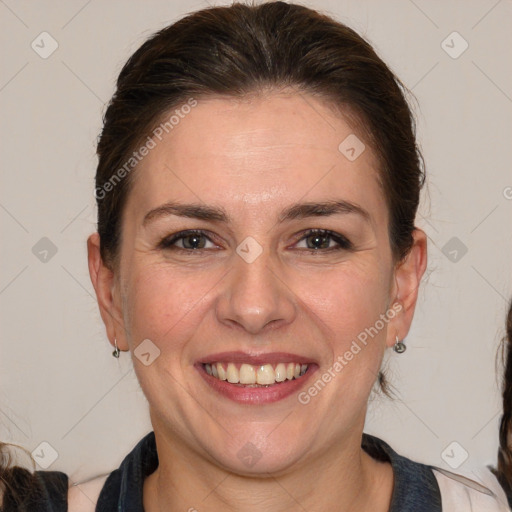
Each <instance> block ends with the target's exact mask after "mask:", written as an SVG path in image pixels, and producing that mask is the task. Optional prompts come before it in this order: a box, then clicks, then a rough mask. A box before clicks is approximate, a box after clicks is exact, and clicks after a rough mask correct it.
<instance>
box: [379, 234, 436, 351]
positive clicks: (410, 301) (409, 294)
mask: <svg viewBox="0 0 512 512" xmlns="http://www.w3.org/2000/svg"><path fill="white" fill-rule="evenodd" d="M412 236H413V240H414V241H413V245H412V247H411V249H410V251H409V253H408V254H407V256H406V257H405V258H404V259H403V260H402V261H400V262H399V263H398V264H397V266H396V267H395V275H394V281H395V282H394V286H393V294H392V296H391V299H392V300H391V303H392V304H399V305H400V306H401V310H400V311H399V312H398V313H397V314H396V316H395V317H394V318H393V319H392V320H391V321H390V323H389V326H388V333H387V342H386V344H387V346H388V347H392V346H393V345H394V344H395V341H396V336H398V339H399V340H403V339H404V338H405V337H406V336H407V334H408V333H409V329H410V327H411V323H412V319H413V316H414V310H415V308H416V301H417V299H418V289H419V286H420V282H421V278H422V277H423V274H424V273H425V269H426V267H427V236H426V234H425V232H424V231H423V230H421V229H418V228H416V229H415V230H414V231H413V233H412ZM395 307H396V306H395Z"/></svg>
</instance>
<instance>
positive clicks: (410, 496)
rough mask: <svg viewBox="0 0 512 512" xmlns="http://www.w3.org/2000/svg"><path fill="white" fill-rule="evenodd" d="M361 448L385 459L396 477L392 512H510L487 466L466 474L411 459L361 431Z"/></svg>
mask: <svg viewBox="0 0 512 512" xmlns="http://www.w3.org/2000/svg"><path fill="white" fill-rule="evenodd" d="M362 446H363V448H365V450H366V451H368V453H370V455H372V456H373V457H374V458H376V459H377V460H388V461H389V462H390V463H391V465H392V467H393V473H394V476H395V481H394V488H393V496H392V504H391V509H390V510H391V512H399V511H403V510H414V511H415V512H441V511H443V512H444V511H448V512H452V511H457V512H511V509H510V508H509V506H508V502H507V497H506V495H505V492H504V490H503V489H502V487H501V486H500V484H499V482H498V480H497V479H496V477H495V476H494V475H493V474H492V472H491V471H489V469H488V468H478V469H473V470H472V471H471V472H470V473H468V474H467V475H464V474H457V473H453V472H451V471H447V470H445V469H442V468H438V467H437V466H433V465H429V464H423V463H421V462H417V461H413V460H411V459H409V458H407V457H404V456H403V455H399V454H398V453H397V452H395V451H394V450H393V449H392V448H391V446H389V444H387V443H386V442H385V441H383V440H382V439H379V438H377V437H374V436H371V435H368V434H363V443H362Z"/></svg>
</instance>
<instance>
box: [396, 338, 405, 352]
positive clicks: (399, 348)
mask: <svg viewBox="0 0 512 512" xmlns="http://www.w3.org/2000/svg"><path fill="white" fill-rule="evenodd" d="M406 348H407V347H406V346H405V344H404V342H403V341H399V340H398V336H396V339H395V344H394V345H393V350H394V351H395V352H397V353H398V354H402V353H404V352H405V349H406Z"/></svg>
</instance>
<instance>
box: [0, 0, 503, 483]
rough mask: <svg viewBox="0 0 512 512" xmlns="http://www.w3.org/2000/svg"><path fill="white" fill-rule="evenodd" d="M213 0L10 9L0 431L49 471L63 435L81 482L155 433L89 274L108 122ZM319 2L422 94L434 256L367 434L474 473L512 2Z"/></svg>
mask: <svg viewBox="0 0 512 512" xmlns="http://www.w3.org/2000/svg"><path fill="white" fill-rule="evenodd" d="M208 3H210V2H208ZM208 3H207V2H205V1H189V2H185V1H176V0H174V1H169V0H167V1H155V0H153V1H151V2H143V1H142V0H139V1H133V0H132V1H120V0H117V1H112V0H110V1H108V2H106V1H103V2H102V1H100V0H90V1H83V0H82V1H69V0H66V1H63V0H62V1H48V2H38V3H35V2H33V1H13V0H5V1H0V47H1V48H2V66H1V69H2V71H1V77H0V107H1V112H2V116H1V136H0V144H1V155H2V162H1V164H2V184H1V189H0V222H1V236H2V245H1V249H0V250H1V267H0V308H1V325H2V330H1V337H0V343H1V346H0V350H1V358H0V379H1V382H0V384H1V385H0V411H1V413H0V437H1V439H2V440H4V441H10V442H17V443H20V444H22V445H24V446H25V447H27V448H28V449H29V450H30V451H32V450H35V453H42V452H41V450H42V451H43V452H44V453H45V457H46V459H44V460H45V461H46V462H44V460H43V459H41V460H42V461H43V463H44V464H46V463H48V461H50V460H51V456H52V455H53V452H52V451H51V449H50V448H48V446H47V445H43V446H42V447H41V446H40V443H41V442H47V443H49V444H50V445H51V447H53V449H54V450H55V455H57V458H56V460H55V461H54V462H53V463H52V464H51V466H49V469H55V470H61V471H65V472H67V473H68V474H69V475H70V477H71V478H72V479H73V480H75V481H76V480H83V479H86V478H88V477H91V476H95V475H97V474H100V473H105V472H108V471H111V470H112V469H114V468H116V467H117V466H118V464H119V463H120V461H121V460H122V458H123V457H124V455H125V454H126V453H128V451H129V450H130V449H131V448H132V447H133V445H134V444H135V443H136V442H137V441H138V440H139V439H140V438H141V437H142V436H143V435H144V434H145V433H146V432H148V431H149V430H150V429H151V425H150V423H149V419H148V413H147V403H146V401H145V399H144V397H143V395H142V392H141V391H140V389H139V386H138V383H137V381H136V378H135V375H134V373H133V371H132V370H131V362H130V359H129V357H128V355H127V354H126V353H125V354H123V355H122V356H121V359H120V360H115V359H114V358H113V357H112V356H111V352H112V349H111V346H110V345H109V343H108V341H107V338H106V336H105V332H104V328H103V324H102V322H101V319H100V316H99V313H98V309H97V304H96V300H95V297H94V292H93V288H92V285H91V283H90V279H89V275H88V269H87V258H86V256H87V255H86V237H87V236H88V235H89V234H90V233H92V232H93V231H94V230H95V205H94V197H93V188H94V185H93V177H94V172H95V165H96V158H95V154H94V146H95V141H96V137H97V135H98V134H99V131H100V128H101V115H102V112H103V111H104V105H105V103H106V102H107V101H108V99H109V98H110V96H111V94H112V93H113V90H114V89H113V87H114V81H115V79H116V76H117V74H118V72H119V71H120V69H121V66H122V65H123V63H124V61H125V60H126V59H127V58H128V56H129V55H130V54H131V53H132V52H133V51H134V50H135V49H136V48H137V47H138V46H139V45H140V44H141V43H142V42H143V41H144V40H145V39H146V37H148V36H149V35H150V34H151V33H152V32H154V31H156V30H157V29H159V28H161V27H163V26H165V25H167V24H169V23H171V22H173V21H175V20H177V19H178V18H180V17H181V16H182V15H183V14H185V13H186V12H189V11H193V10H196V9H199V8H202V7H205V6H207V4H208ZM219 3H222V2H219ZM212 4H213V2H212ZM305 4H306V5H309V6H312V7H316V8H319V9H321V10H324V11H326V12H327V13H330V14H332V15H334V16H335V17H336V18H338V19H340V20H341V21H344V22H346V23H347V24H348V25H350V26H351V27H353V28H355V29H356V30H357V31H359V32H360V33H361V34H362V35H364V36H365V37H367V38H368V39H369V40H370V42H372V43H373V44H374V45H375V47H376V49H377V51H378V52H379V53H380V55H381V56H382V57H383V58H384V60H385V61H386V62H387V63H388V64H389V65H390V66H391V67H392V69H393V70H394V71H395V72H396V73H397V74H398V76H399V77H400V78H401V79H402V80H403V82H404V83H405V84H406V85H407V86H408V87H409V88H410V89H412V90H413V92H414V94H415V96H416V97H417V99H418V104H419V107H417V108H416V113H417V117H418V131H419V140H420V142H421V145H422V147H423V151H424V155H425V158H426V162H427V171H428V186H427V189H426V190H425V195H424V201H423V204H422V207H421V213H420V215H419V217H418V225H419V226H420V227H422V228H423V229H425V230H426V232H427V234H428V236H429V251H430V253H429V267H428V271H427V275H426V277H425V279H424V283H423V287H422V290H421V293H420V299H419V303H418V308H417V314H416V317H415V321H414V324H413V328H412V331H411V333H410V335H409V336H408V338H407V340H406V343H407V345H408V350H407V351H406V352H405V353H404V354H403V355H400V356H399V355H396V354H394V353H393V352H392V351H389V353H388V356H389V357H388V358H387V363H386V364H387V367H388V375H389V377H390V379H391V381H392V383H393V384H394V385H395V386H396V388H397V389H398V391H399V394H400V398H399V399H398V400H395V401H393V402H392V401H390V400H388V399H385V398H378V399H376V400H372V402H371V407H370V410H369V414H368V420H367V426H366V431H367V432H369V433H373V434H376V435H378V436H380V437H381V438H383V439H384V440H386V441H388V442H389V443H390V444H391V445H392V446H393V447H394V448H395V449H396V450H397V451H399V452H400V453H402V454H404V455H407V456H409V457H411V458H413V459H416V460H419V461H422V462H427V463H431V464H434V465H438V466H441V467H444V468H447V469H452V468H455V467H456V471H457V472H464V473H468V474H469V473H471V470H472V468H475V467H477V466H481V465H483V464H489V463H494V462H495V460H496V449H497V435H498V422H499V416H500V404H499V390H498V386H499V383H498V379H497V377H496V372H495V361H496V352H497V347H498V344H499V340H500V338H501V336H502V335H503V333H504V328H503V326H504V318H505V310H506V303H507V300H508V297H509V296H510V295H511V293H512V290H511V267H512V265H511V261H510V255H511V254H512V251H511V249H512V247H511V246H512V236H511V234H512V215H511V210H512V188H511V187H512V175H511V173H510V162H511V161H512V158H511V157H512V155H511V152H512V150H511V146H512V144H511V142H512V139H511V133H512V116H511V112H512V72H511V67H510V62H511V54H512V31H511V30H510V27H511V26H512V3H511V2H510V1H507V0H501V1H496V0H478V1H476V0H472V1H467V0H465V1H463V0H460V1H454V0H451V1H425V0H414V1H412V0H394V1H385V2H384V1H378V0H372V1H369V0H367V1H355V0H351V1H340V0H337V1H326V0H325V1H324V0H318V1H309V2H305ZM44 31H46V32H48V33H49V34H50V35H51V37H52V38H53V39H54V40H55V41H56V42H57V43H58V48H57V50H56V51H55V52H54V53H52V54H51V55H49V56H47V58H42V57H41V56H40V55H39V54H38V53H36V51H34V49H33V48H32V46H31V45H32V42H33V41H34V45H38V46H36V48H38V51H39V52H40V53H41V52H42V53H44V52H48V51H49V50H50V49H51V40H50V39H49V37H48V36H40V34H41V33H42V32H44ZM454 31H456V32H458V33H459V34H460V35H461V36H462V38H463V40H462V39H460V38H458V36H453V35H452V36H450V34H452V33H453V32H454ZM443 41H445V42H444V43H443ZM464 41H467V43H468V44H469V47H468V48H467V50H466V51H465V52H463V53H462V54H460V55H458V54H459V53H460V51H461V50H462V49H463V48H464ZM445 50H447V51H448V52H449V53H451V55H449V53H447V51H445ZM454 56H456V57H457V58H454ZM44 237H46V238H48V239H49V240H50V241H51V244H50V243H49V242H48V240H43V241H41V239H42V238H44ZM454 237H455V238H454ZM52 245H54V246H55V248H56V250H57V252H56V253H55V254H52V251H51V247H52ZM34 247H35V248H34ZM464 248H467V253H465V254H463V252H464ZM44 250H49V252H48V253H47V254H46V255H45V253H44V252H42V251H44ZM454 251H455V252H454ZM45 259H46V260H45ZM44 260H45V261H44ZM453 442H456V444H452V443H453ZM466 453H467V459H466V460H465V461H464V462H462V461H463V460H464V459H465V457H466ZM49 457H50V458H49ZM53 458H54V457H53Z"/></svg>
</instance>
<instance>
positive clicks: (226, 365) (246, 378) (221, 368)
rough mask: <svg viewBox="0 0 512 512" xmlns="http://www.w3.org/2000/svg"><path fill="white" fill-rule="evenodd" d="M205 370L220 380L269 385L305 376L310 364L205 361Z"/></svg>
mask: <svg viewBox="0 0 512 512" xmlns="http://www.w3.org/2000/svg"><path fill="white" fill-rule="evenodd" d="M202 366H203V368H204V371H205V372H206V373H207V374H208V375H210V376H211V377H214V378H215V379H218V380H224V381H227V382H229V383H230V384H233V385H238V386H244V387H269V386H273V385H275V384H279V383H282V382H286V381H291V380H296V379H300V378H301V377H303V376H304V375H305V374H306V372H307V371H308V367H309V365H307V364H300V363H292V362H290V363H277V364H259V365H252V364H247V363H241V364H240V363H234V362H214V363H203V364H202Z"/></svg>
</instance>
